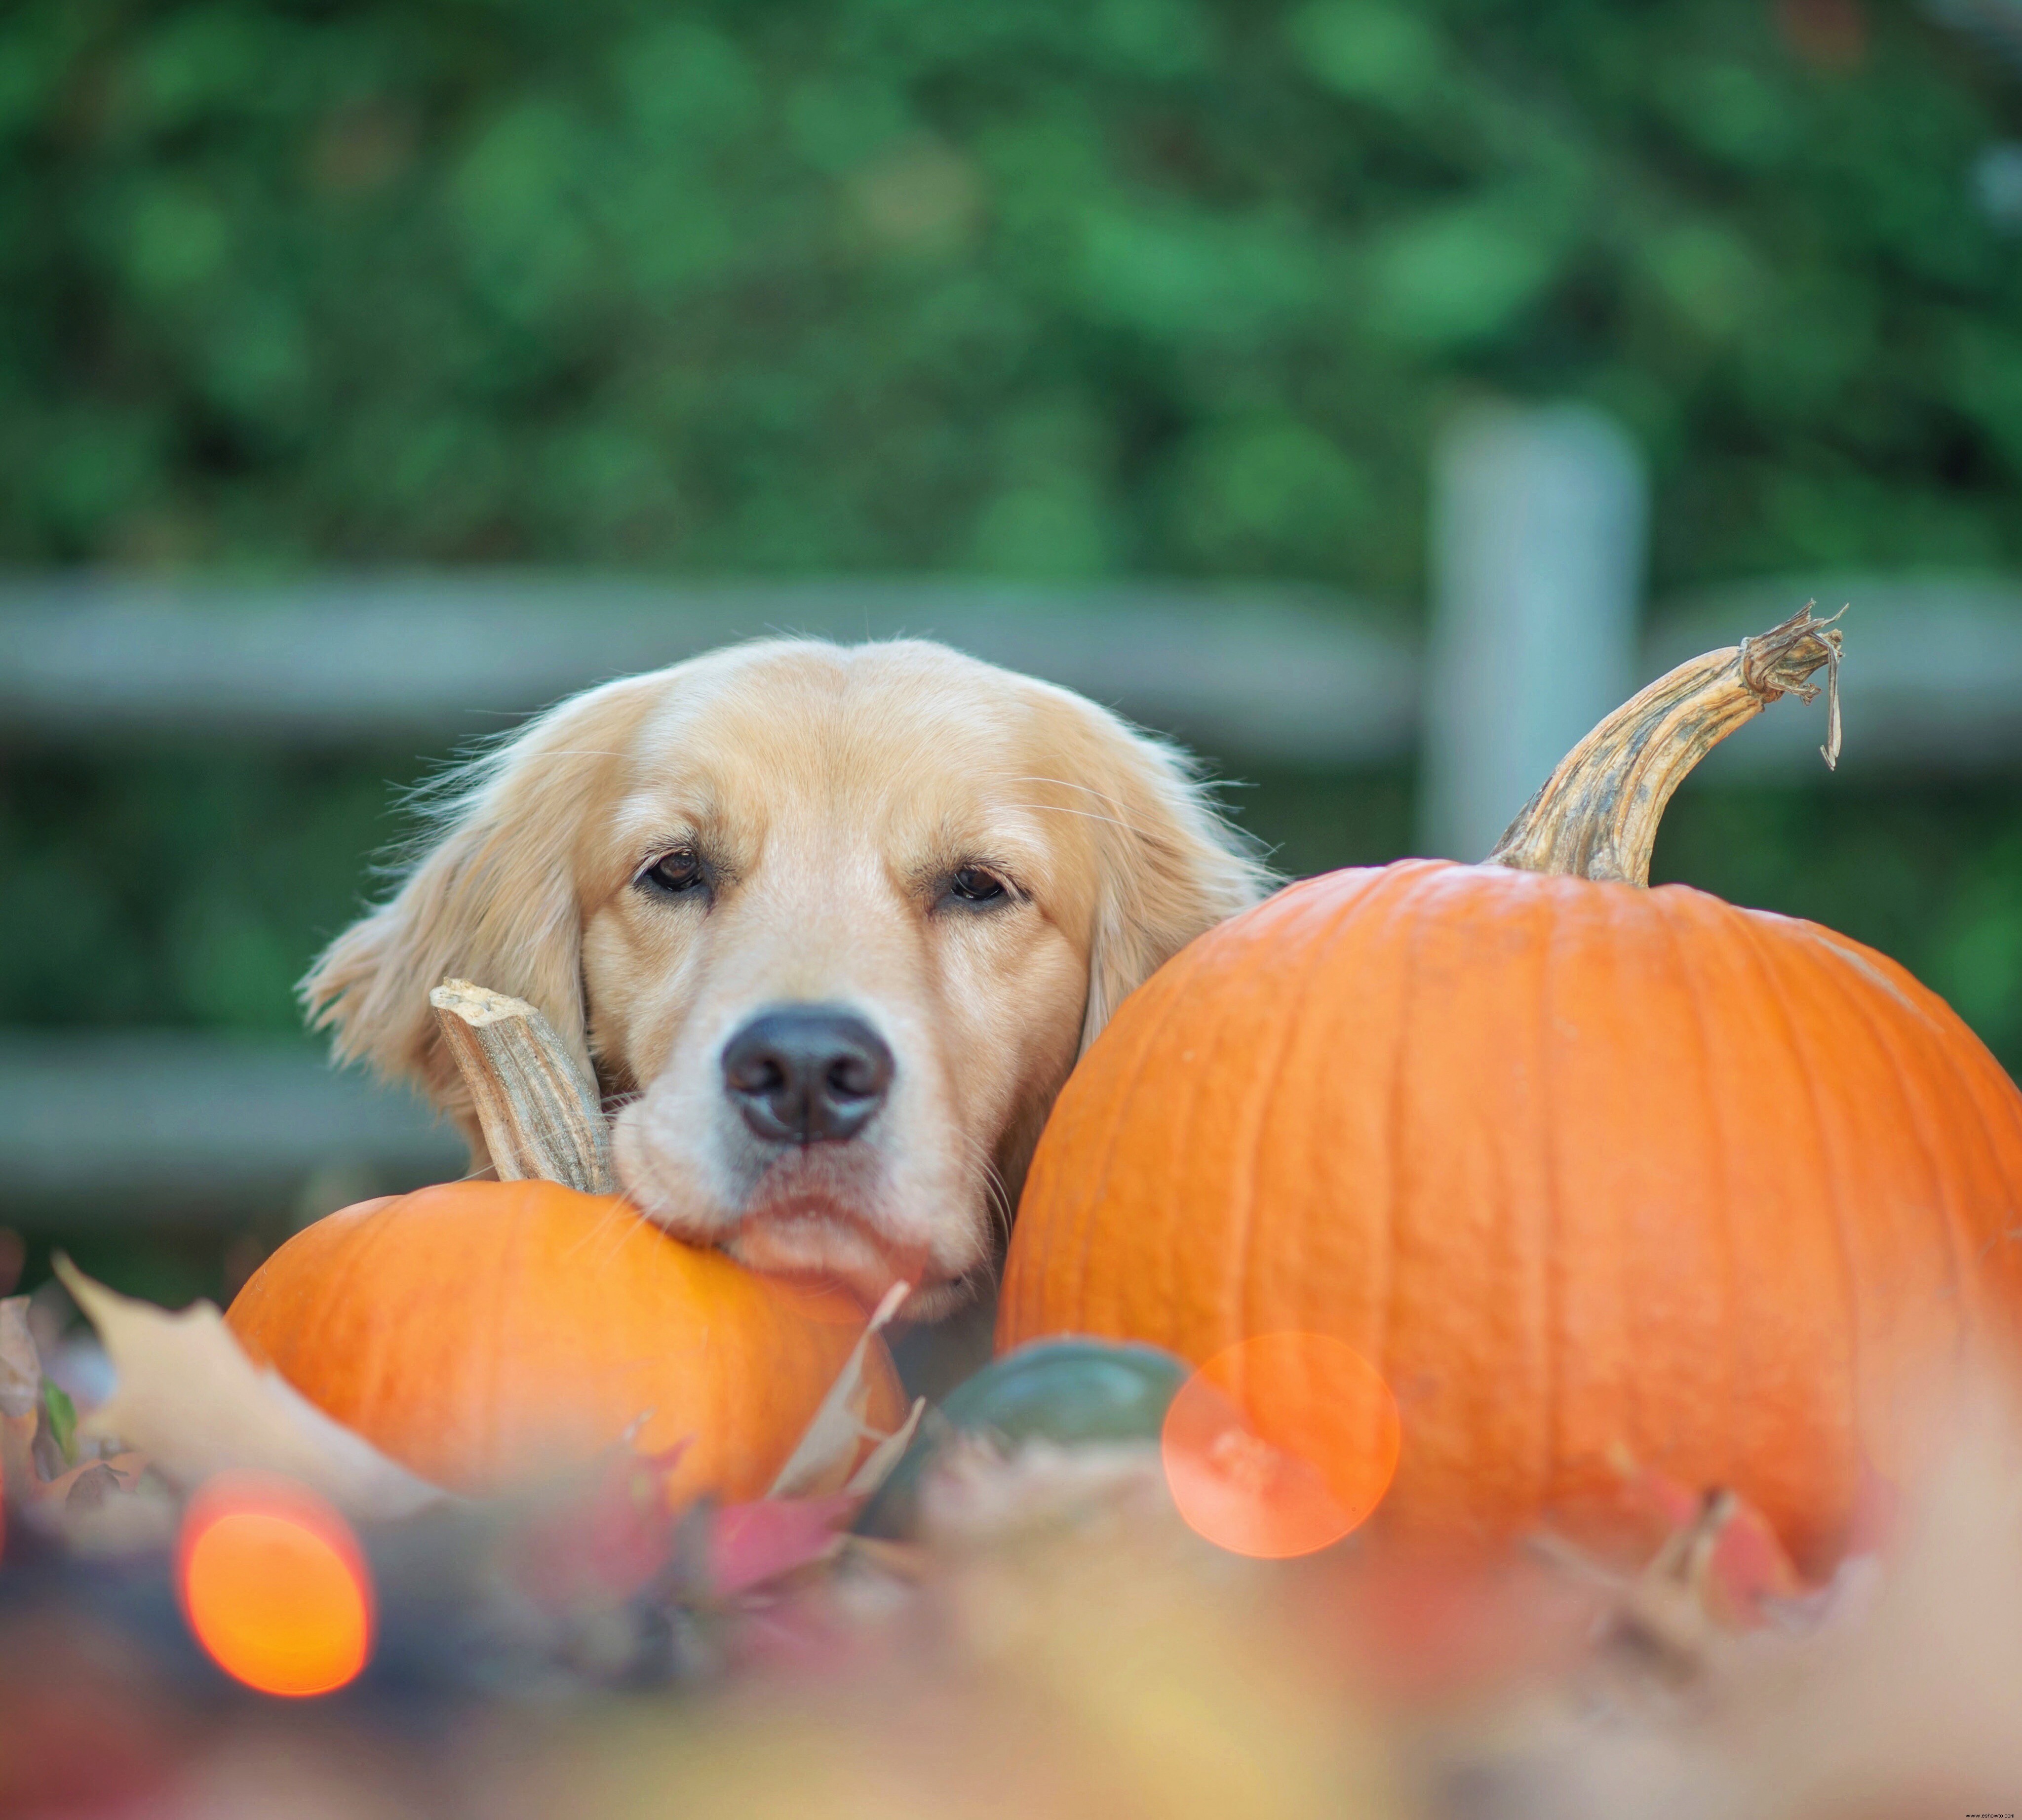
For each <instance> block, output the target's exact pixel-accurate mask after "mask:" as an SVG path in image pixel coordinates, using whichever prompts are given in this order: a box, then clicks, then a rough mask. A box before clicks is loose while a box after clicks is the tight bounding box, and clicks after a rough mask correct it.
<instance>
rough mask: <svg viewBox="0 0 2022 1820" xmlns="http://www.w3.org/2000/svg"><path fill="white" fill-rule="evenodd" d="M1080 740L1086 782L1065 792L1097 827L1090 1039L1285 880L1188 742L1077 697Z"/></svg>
mask: <svg viewBox="0 0 2022 1820" xmlns="http://www.w3.org/2000/svg"><path fill="white" fill-rule="evenodd" d="M1075 707H1076V708H1077V710H1079V712H1078V713H1077V714H1076V716H1075V718H1076V719H1077V720H1078V721H1079V722H1080V725H1079V727H1078V728H1076V729H1074V732H1073V733H1072V734H1071V735H1070V741H1071V744H1072V745H1073V746H1075V747H1078V748H1079V750H1078V751H1074V752H1073V753H1071V755H1063V757H1064V758H1067V759H1068V762H1069V763H1070V766H1071V768H1070V769H1066V770H1064V771H1063V772H1062V773H1061V774H1060V775H1061V777H1063V778H1068V779H1073V780H1075V783H1076V784H1077V785H1078V786H1079V789H1080V790H1082V791H1086V794H1085V795H1075V797H1073V798H1072V799H1064V801H1063V802H1062V805H1061V806H1062V807H1064V808H1070V809H1074V810H1075V811H1076V812H1077V813H1079V814H1080V815H1081V816H1082V817H1083V825H1084V826H1085V827H1086V828H1089V829H1090V830H1092V831H1093V845H1094V849H1095V853H1096V866H1095V872H1096V877H1095V889H1096V899H1095V902H1094V905H1093V921H1092V924H1091V939H1090V941H1089V963H1088V1007H1087V1010H1086V1013H1085V1014H1084V1015H1083V1018H1082V1033H1081V1047H1082V1050H1083V1051H1086V1049H1087V1047H1088V1046H1089V1043H1093V1041H1094V1040H1095V1039H1096V1037H1097V1036H1098V1035H1100V1033H1101V1030H1102V1027H1103V1026H1104V1025H1105V1024H1107V1023H1108V1021H1109V1020H1110V1018H1111V1016H1112V1015H1113V1014H1114V1013H1115V1010H1116V1007H1118V1006H1119V1005H1120V1004H1121V1003H1122V1002H1123V1001H1124V1000H1125V999H1126V998H1127V997H1128V996H1130V994H1131V993H1132V992H1135V991H1136V990H1137V988H1138V987H1140V986H1141V985H1143V984H1144V981H1146V980H1148V979H1149V978H1151V977H1152V974H1154V973H1155V972H1156V971H1157V970H1159V967H1162V965H1164V963H1166V961H1167V960H1168V959H1170V958H1171V957H1172V956H1173V955H1175V954H1177V952H1179V951H1180V950H1181V948H1184V947H1185V946H1186V945H1187V944H1188V942H1190V941H1192V940H1193V938H1194V937H1195V936H1196V935H1199V934H1202V933H1203V932H1204V931H1205V930H1210V929H1212V928H1213V927H1214V926H1215V924H1216V923H1220V922H1221V921H1223V920H1224V919H1225V918H1228V917H1230V916H1233V915H1235V913H1236V912H1237V911H1239V910H1244V909H1247V908H1249V907H1250V905H1252V904H1254V903H1256V902H1257V901H1259V900H1260V899H1261V898H1262V897H1264V896H1265V894H1266V893H1267V892H1268V891H1269V890H1271V889H1272V887H1273V886H1274V885H1275V884H1276V879H1275V877H1274V876H1273V875H1272V872H1271V871H1270V869H1269V868H1268V867H1267V866H1265V864H1263V862H1262V861H1261V859H1259V857H1257V850H1256V847H1255V845H1254V842H1251V841H1250V839H1248V838H1247V837H1246V836H1245V835H1243V834H1241V833H1240V832H1239V831H1237V830H1236V829H1235V828H1232V827H1231V826H1230V825H1229V824H1228V821H1227V820H1225V819H1224V817H1222V815H1221V812H1220V811H1219V810H1218V809H1217V808H1216V806H1215V805H1214V799H1213V798H1212V796H1211V795H1210V793H1209V789H1208V787H1207V786H1206V784H1204V783H1203V781H1202V779H1201V776H1200V770H1199V766H1197V765H1196V764H1195V762H1194V760H1193V759H1192V758H1191V757H1190V756H1189V755H1188V754H1187V753H1185V752H1184V751H1181V749H1180V748H1179V747H1177V746H1175V745H1173V744H1170V743H1168V742H1167V741H1166V740H1161V739H1158V738H1155V737H1154V736H1152V735H1151V734H1149V733H1143V732H1141V731H1139V730H1138V729H1136V728H1133V727H1131V726H1130V725H1127V724H1126V722H1123V721H1122V720H1120V719H1119V718H1117V717H1116V716H1115V715H1114V714H1109V713H1108V712H1106V711H1104V710H1103V709H1100V708H1098V707H1094V706H1093V704H1089V703H1086V702H1082V701H1080V700H1076V701H1075Z"/></svg>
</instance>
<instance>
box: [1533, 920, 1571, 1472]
mask: <svg viewBox="0 0 2022 1820" xmlns="http://www.w3.org/2000/svg"><path fill="white" fill-rule="evenodd" d="M1556 936H1557V929H1556V927H1553V928H1551V929H1548V930H1547V932H1546V941H1544V942H1543V943H1542V948H1543V952H1542V955H1541V956H1540V957H1539V959H1538V1001H1539V1011H1540V1015H1539V1017H1538V1020H1537V1023H1536V1027H1535V1032H1534V1035H1533V1040H1534V1041H1535V1044H1536V1053H1537V1058H1538V1065H1537V1073H1538V1101H1539V1105H1540V1108H1541V1114H1540V1116H1539V1119H1538V1127H1539V1132H1540V1138H1541V1142H1542V1149H1543V1152H1544V1173H1545V1193H1544V1196H1543V1202H1542V1209H1541V1213H1542V1221H1541V1223H1542V1227H1543V1232H1542V1241H1543V1247H1544V1248H1543V1249H1542V1252H1540V1253H1539V1254H1538V1255H1539V1256H1540V1257H1541V1258H1542V1259H1543V1260H1544V1263H1543V1268H1542V1269H1541V1270H1539V1271H1538V1277H1537V1281H1538V1291H1537V1293H1538V1296H1539V1297H1540V1298H1541V1299H1542V1303H1543V1307H1542V1308H1541V1309H1539V1310H1537V1314H1538V1320H1539V1323H1540V1324H1539V1325H1538V1328H1537V1341H1536V1345H1537V1348H1538V1360H1537V1364H1536V1367H1535V1376H1536V1381H1537V1383H1538V1387H1539V1394H1538V1424H1537V1438H1538V1448H1539V1450H1540V1453H1541V1455H1542V1457H1541V1458H1540V1459H1539V1460H1538V1465H1537V1478H1536V1486H1537V1490H1536V1493H1535V1497H1534V1499H1533V1500H1532V1502H1533V1504H1534V1506H1535V1508H1537V1509H1539V1510H1543V1509H1545V1508H1546V1507H1547V1506H1548V1505H1549V1502H1550V1500H1551V1497H1552V1491H1553V1484H1552V1482H1553V1476H1554V1475H1553V1461H1554V1460H1560V1459H1564V1458H1565V1457H1567V1455H1566V1452H1565V1449H1564V1448H1563V1447H1562V1445H1560V1440H1561V1438H1560V1433H1559V1427H1560V1423H1561V1422H1563V1421H1564V1419H1565V1410H1564V1394H1563V1390H1564V1387H1563V1385H1562V1383H1561V1382H1560V1380H1561V1379H1562V1377H1563V1376H1564V1366H1563V1365H1562V1363H1561V1361H1560V1358H1559V1339H1558V1336H1559V1333H1560V1326H1561V1319H1560V1315H1561V1310H1562V1309H1563V1307H1564V1284H1563V1283H1562V1282H1561V1281H1560V1257H1561V1253H1560V1244H1559V1203H1560V1193H1561V1188H1562V1183H1561V1179H1560V1170H1561V1168H1562V1166H1563V1164H1562V1159H1561V1157H1560V1154H1559V1146H1558V1145H1557V1142H1554V1140H1553V1135H1552V1131H1551V1121H1550V1117H1549V1108H1550V1107H1552V1106H1554V1105H1556V1104H1557V1103H1558V1100H1559V1094H1558V1091H1557V1086H1556V1084H1555V1083H1554V1081H1553V1074H1554V1073H1556V1072H1557V1070H1556V1069H1555V1067H1554V1065H1553V1064H1554V1062H1555V1061H1556V1059H1557V1047H1556V1045H1554V1044H1553V1042H1552V1040H1551V1032H1552V1030H1553V1020H1552V1010H1553V1006H1554V1004H1555V1003H1557V994H1556V993H1555V992H1554V990H1553V977H1552V974H1553V969H1552V958H1553V950H1554V949H1555V948H1557V941H1556V939H1554V937H1556Z"/></svg>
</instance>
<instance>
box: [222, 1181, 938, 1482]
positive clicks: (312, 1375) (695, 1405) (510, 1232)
mask: <svg viewBox="0 0 2022 1820" xmlns="http://www.w3.org/2000/svg"><path fill="white" fill-rule="evenodd" d="M225 1320H226V1323H227V1325H228V1326H229V1327H230V1328H231V1329H232V1332H234V1333H235V1334H236V1335H237V1336H238V1337H239V1340H240V1342H241V1343H243V1345H244V1346H245V1347H246V1350H248V1351H249V1352H250V1353H251V1354H253V1355H254V1357H256V1358H260V1359H262V1360H264V1361H268V1362H270V1363H271V1364H272V1365H273V1366H274V1368H275V1369H276V1370H277V1371H279V1372H280V1374H281V1376H283V1377H284V1378H285V1379H287V1380H288V1382H289V1383H291V1384H293V1385H294V1387H295V1388H296V1389H297V1390H298V1391H301V1393H302V1394H303V1395H304V1396H305V1397H307V1398H308V1400H309V1401H310V1402H312V1403H314V1404H315V1405H316V1406H317V1407H318V1408H319V1409H322V1410H323V1412H324V1413H326V1414H328V1415H330V1416H334V1417H335V1418H336V1419H337V1420H338V1421H340V1422H341V1423H344V1424H345V1426H346V1427H349V1428H351V1429H353V1430H355V1431H356V1432H357V1433H358V1434H361V1435H363V1437H364V1438H366V1439H367V1441H370V1442H371V1443H372V1444H373V1445H374V1446H376V1447H377V1448H378V1449H380V1451H381V1452H382V1453H385V1454H387V1455H388V1456H390V1457H391V1458H392V1459H394V1460H398V1461H400V1463H401V1464H403V1466H406V1467H409V1468H410V1469H411V1471H414V1472H418V1473H419V1474H420V1475H422V1477H423V1478H428V1479H432V1480H433V1481H434V1482H436V1483H437V1484H439V1485H442V1486H447V1487H448V1488H449V1489H451V1490H453V1491H458V1492H465V1493H473V1494H481V1493H494V1492H498V1491H502V1490H505V1489H509V1488H511V1487H512V1486H515V1485H516V1484H524V1483H526V1482H530V1481H532V1480H535V1479H538V1478H543V1477H549V1476H552V1475H554V1474H556V1473H557V1472H559V1471H561V1470H562V1469H563V1468H564V1467H568V1466H570V1465H571V1464H579V1463H581V1462H582V1461H584V1460H588V1459H589V1458H590V1457H591V1456H593V1455H594V1454H595V1453H597V1452H599V1451H600V1449H604V1448H607V1447H611V1446H614V1445H617V1444H618V1443H619V1442H621V1441H622V1440H623V1439H625V1438H626V1437H627V1436H628V1435H630V1438H631V1441H632V1445H633V1446H634V1447H635V1448H637V1449H639V1450H641V1451H642V1452H657V1451H659V1450H660V1449H666V1448H670V1447H673V1445H676V1444H677V1443H680V1442H685V1443H686V1444H687V1445H686V1451H685V1452H684V1453H683V1454H682V1456H681V1460H680V1463H679V1464H678V1466H677V1468H676V1471H675V1475H674V1477H673V1480H672V1481H671V1482H670V1487H669V1489H670V1494H671V1495H673V1497H677V1498H682V1497H690V1496H692V1495H695V1494H696V1493H702V1492H711V1493H715V1494H717V1496H719V1497H724V1498H729V1499H743V1498H754V1497H760V1496H761V1495H762V1494H763V1493H764V1492H765V1489H766V1488H767V1487H768V1486H769V1485H770V1484H771V1483H772V1479H773V1477H774V1475H776V1473H777V1472H778V1471H779V1468H780V1467H781V1466H782V1465H783V1464H785V1462H786V1460H787V1456H788V1455H789V1454H790V1453H791V1452H792V1450H793V1448H794V1443H795V1442H797V1440H798V1439H799V1438H800V1437H801V1433H802V1431H804V1430H805V1428H806V1427H807V1425H808V1420H809V1419H810V1418H811V1417H812V1416H813V1414H814V1413H815V1411H816V1408H817V1407H818V1406H819V1404H820V1402H821V1400H822V1398H823V1395H824V1394H826V1393H827V1391H828V1388H829V1387H830V1384H831V1383H834V1380H835V1378H836V1376H837V1374H838V1372H840V1371H841V1369H842V1367H843V1365H844V1363H845V1361H846V1360H847V1359H848V1358H849V1353H850V1350H851V1348H852V1347H854V1346H855V1344H856V1341H857V1339H858V1337H859V1336H860V1335H861V1334H862V1332H863V1326H864V1315H863V1310H861V1309H860V1307H858V1306H857V1305H856V1303H855V1302H854V1301H852V1300H851V1299H849V1297H847V1296H844V1295H842V1294H841V1293H840V1292H825V1291H815V1290H808V1289H803V1288H796V1287H794V1286H793V1285H788V1284H785V1283H782V1282H780V1281H776V1280H775V1279H773V1278H770V1277H761V1276H759V1275H757V1274H755V1273H754V1272H753V1271H750V1270H746V1269H744V1268H743V1266H741V1265H739V1264H736V1263H732V1261H731V1260H730V1259H728V1258H727V1257H725V1256H724V1255H722V1254H721V1252H710V1251H699V1250H697V1249H695V1248H694V1247H692V1246H690V1245H685V1244H681V1243H679V1242H678V1241H676V1240H674V1239H672V1238H670V1237H668V1236H667V1235H666V1233H664V1232H662V1231H661V1230H659V1228H658V1227H656V1226H652V1225H651V1224H649V1223H648V1222H647V1221H646V1220H644V1219H642V1218H641V1216H640V1215H639V1213H638V1212H637V1209H636V1208H633V1207H632V1206H631V1205H630V1203H628V1202H626V1201H622V1200H619V1199H617V1198H615V1197H611V1196H604V1195H591V1194H584V1193H578V1192H577V1191H576V1190H573V1189H569V1188H564V1187H562V1186H559V1185H558V1184H557V1183H555V1182H542V1181H521V1182H448V1183H445V1184H443V1185H442V1186H439V1187H434V1188H424V1189H422V1190H418V1192H416V1193H412V1194H408V1195H404V1196H401V1197H398V1198H396V1199H392V1200H385V1201H365V1202H363V1203H361V1204H360V1205H358V1206H356V1207H351V1208H345V1209H344V1210H343V1211H342V1212H338V1213H334V1214H331V1215H329V1216H328V1217H327V1218H326V1219H319V1220H318V1221H317V1222H316V1223H315V1224H314V1225H313V1226H308V1227H305V1229H304V1230H302V1231H301V1232H299V1233H297V1234H296V1235H295V1236H294V1237H293V1238H291V1239H290V1240H289V1241H288V1242H287V1244H284V1245H283V1246H282V1247H281V1248H280V1249H279V1250H278V1251H277V1252H275V1253H274V1255H272V1257H270V1258H269V1259H268V1260H267V1261H266V1262H265V1263H264V1264H263V1265H261V1267H260V1269H259V1270H257V1271H255V1272H254V1274H253V1276H252V1277H251V1279H250V1281H248V1282H247V1283H246V1286H245V1288H243V1289H241V1290H240V1291H239V1295H238V1297H237V1299H235V1301H234V1302H233V1303H232V1307H231V1309H230V1310H229V1312H228V1314H226V1316H225ZM867 1367H868V1371H869V1389H870V1404H869V1407H868V1409H867V1420H868V1421H869V1422H870V1424H871V1425H872V1426H874V1427H878V1428H881V1429H884V1430H888V1431H889V1430H891V1429H895V1428H896V1427H898V1426H899V1425H900V1422H901V1421H902V1420H903V1419H904V1416H905V1405H904V1401H903V1398H902V1397H901V1395H900V1390H899V1386H898V1382H897V1380H896V1378H895V1376H893V1374H892V1369H891V1363H890V1361H889V1358H887V1356H886V1354H885V1350H884V1348H883V1347H882V1346H881V1344H879V1343H877V1342H875V1341H874V1342H873V1344H872V1347H871V1350H870V1355H869V1357H868V1358H867ZM635 1424H636V1425H637V1426H636V1427H635Z"/></svg>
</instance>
